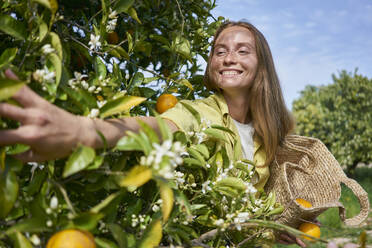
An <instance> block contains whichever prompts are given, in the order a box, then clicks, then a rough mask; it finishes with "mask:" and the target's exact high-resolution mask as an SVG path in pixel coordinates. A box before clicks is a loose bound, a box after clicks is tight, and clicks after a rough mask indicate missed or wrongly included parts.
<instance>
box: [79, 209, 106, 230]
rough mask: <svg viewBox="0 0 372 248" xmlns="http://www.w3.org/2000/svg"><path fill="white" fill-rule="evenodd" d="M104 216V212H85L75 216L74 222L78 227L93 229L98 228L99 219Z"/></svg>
mask: <svg viewBox="0 0 372 248" xmlns="http://www.w3.org/2000/svg"><path fill="white" fill-rule="evenodd" d="M103 217H104V214H102V213H91V212H85V213H81V214H79V215H78V216H77V217H75V218H74V219H73V220H72V222H73V223H74V226H75V227H77V228H78V229H82V230H87V231H92V230H93V229H95V228H96V226H97V224H98V221H99V220H100V219H102V218H103Z"/></svg>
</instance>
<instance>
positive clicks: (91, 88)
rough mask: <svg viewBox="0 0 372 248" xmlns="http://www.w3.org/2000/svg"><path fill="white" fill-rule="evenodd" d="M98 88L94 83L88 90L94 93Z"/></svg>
mask: <svg viewBox="0 0 372 248" xmlns="http://www.w3.org/2000/svg"><path fill="white" fill-rule="evenodd" d="M95 90H96V86H94V85H92V86H90V87H89V88H88V91H89V92H90V93H92V92H93V91H95Z"/></svg>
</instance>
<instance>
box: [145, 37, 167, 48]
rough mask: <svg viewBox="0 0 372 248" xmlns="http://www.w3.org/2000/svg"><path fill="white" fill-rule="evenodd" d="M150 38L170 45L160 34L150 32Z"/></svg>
mask: <svg viewBox="0 0 372 248" xmlns="http://www.w3.org/2000/svg"><path fill="white" fill-rule="evenodd" d="M150 39H153V40H156V41H159V42H161V43H163V44H164V45H166V46H168V47H169V46H170V43H169V41H168V40H167V39H166V38H165V37H163V36H161V35H156V34H150Z"/></svg>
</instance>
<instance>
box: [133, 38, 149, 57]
mask: <svg viewBox="0 0 372 248" xmlns="http://www.w3.org/2000/svg"><path fill="white" fill-rule="evenodd" d="M135 50H136V51H138V52H143V53H144V54H146V56H147V57H150V56H151V51H152V45H151V43H150V42H147V41H139V42H137V43H136V46H135Z"/></svg>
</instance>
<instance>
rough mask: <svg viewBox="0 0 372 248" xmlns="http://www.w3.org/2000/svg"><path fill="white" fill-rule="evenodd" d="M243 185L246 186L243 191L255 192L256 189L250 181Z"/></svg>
mask: <svg viewBox="0 0 372 248" xmlns="http://www.w3.org/2000/svg"><path fill="white" fill-rule="evenodd" d="M245 186H246V189H245V193H247V194H255V193H256V192H257V189H256V188H255V187H254V186H253V184H252V183H249V182H246V183H245Z"/></svg>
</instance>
